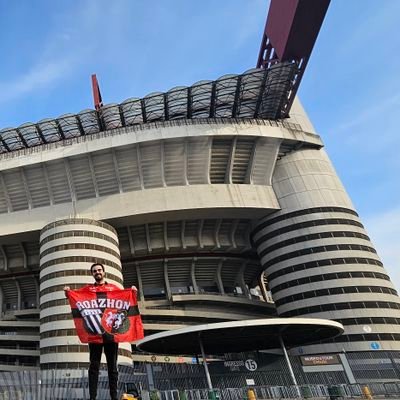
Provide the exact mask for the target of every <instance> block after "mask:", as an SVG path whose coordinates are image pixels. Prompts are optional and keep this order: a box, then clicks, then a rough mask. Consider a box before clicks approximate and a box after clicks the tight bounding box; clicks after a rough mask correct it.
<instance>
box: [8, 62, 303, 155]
mask: <svg viewBox="0 0 400 400" xmlns="http://www.w3.org/2000/svg"><path fill="white" fill-rule="evenodd" d="M295 71H296V66H295V64H294V63H291V62H282V63H276V64H274V65H272V66H270V67H269V68H267V69H256V68H254V69H250V70H248V71H246V72H245V73H243V74H241V75H224V76H222V77H220V78H219V79H217V80H215V81H208V80H207V81H199V82H197V83H195V84H193V85H192V86H189V87H186V86H179V87H175V88H172V89H170V90H169V91H168V92H165V93H160V92H156V93H151V94H149V95H147V96H145V97H143V98H141V99H140V98H130V99H127V100H125V101H124V102H122V103H120V104H108V105H105V106H103V107H101V108H100V109H99V110H83V111H81V112H79V113H78V114H65V115H62V116H60V117H58V118H55V119H43V120H41V121H39V122H37V123H26V124H23V125H21V126H19V127H18V128H5V129H2V130H0V154H1V153H8V152H12V151H18V150H22V149H26V148H30V147H34V146H41V145H44V144H47V143H53V142H58V141H62V140H65V139H71V138H75V137H79V136H85V135H91V134H96V133H99V132H102V131H105V130H110V129H116V128H122V127H127V126H132V125H138V124H145V123H148V122H157V121H170V120H179V119H201V118H243V119H253V118H258V119H271V120H277V119H280V118H283V117H284V116H285V111H284V110H285V105H286V104H287V102H288V101H289V97H290V93H291V87H292V86H291V83H292V79H293V76H294V74H295Z"/></svg>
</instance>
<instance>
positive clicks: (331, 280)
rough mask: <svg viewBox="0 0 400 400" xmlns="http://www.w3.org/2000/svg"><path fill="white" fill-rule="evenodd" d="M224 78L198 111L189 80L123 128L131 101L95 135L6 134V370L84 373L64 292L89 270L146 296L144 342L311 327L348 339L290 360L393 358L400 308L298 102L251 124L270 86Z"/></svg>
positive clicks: (0, 352) (0, 181)
mask: <svg viewBox="0 0 400 400" xmlns="http://www.w3.org/2000/svg"><path fill="white" fill-rule="evenodd" d="M263 74H265V72H263ZM224 79H225V81H224V82H228V81H229V79H230V80H234V82H233V84H232V85H231V86H232V88H229V87H228V88H227V86H225V87H224V88H223V90H222V89H221V92H220V93H219V94H218V90H217V89H218V81H217V84H215V83H210V85H211V86H210V87H211V88H215V87H216V88H217V89H215V90H216V91H217V95H216V97H213V95H212V93H213V90H214V89H211V91H210V93H211V95H210V96H209V97H207V98H205V100H204V99H203V102H204V104H203V105H202V107H203V108H202V109H206V110H209V109H213V107H215V109H214V111H213V112H211V113H209V112H208V111H207V112H205V113H204V114H203V115H200V111H198V112H199V114H198V115H197V116H196V115H194V112H195V104H197V103H196V102H195V101H194V97H193V96H195V94H194V93H195V90H196V88H197V86H196V85H194V86H192V87H191V88H189V89H188V88H186V89H185V93H186V97H185V98H183V99H182V98H180V97H179V96H177V97H175V98H174V99H173V102H174V107H175V108H173V107H172V105H171V104H172V100H171V99H172V98H170V97H168V96H166V95H165V94H164V96H158V97H157V98H158V99H159V103H157V104H161V106H159V107H164V108H163V110H164V111H163V113H164V114H163V117H162V118H161V117H159V116H156V117H154V118H153V119H151V118H147V119H146V118H144V117H143V118H142V120H141V121H140V122H139V123H132V124H131V125H130V124H129V123H128V122H127V116H128V114H126V111H124V109H123V107H122V105H123V104H124V103H122V105H120V106H119V108H118V107H116V106H115V105H111V106H106V107H104V109H103V110H102V111H100V115H101V118H102V121H103V122H102V124H100V123H99V127H98V128H97V129H95V130H94V131H93V132H88V133H87V134H85V135H82V134H81V135H76V136H73V135H71V137H68V136H67V137H65V135H64V136H63V137H62V138H61V139H62V140H57V141H56V140H54V141H53V142H50V141H48V142H46V143H34V144H33V146H35V147H29V146H24V147H20V148H14V149H12V148H10V147H11V146H10V145H7V141H6V139H5V138H6V136H5V135H4V132H3V131H1V132H3V148H5V147H7V150H8V151H4V152H3V153H2V154H0V160H1V162H0V218H1V224H0V289H1V297H0V300H1V309H2V319H1V320H0V330H1V336H0V369H3V370H17V369H20V368H21V366H24V368H26V369H29V368H38V367H39V366H41V368H75V367H80V366H82V367H84V366H86V365H87V361H88V360H87V353H86V349H85V348H83V347H82V346H80V345H79V343H78V341H77V338H76V337H75V336H74V332H73V325H72V321H71V320H70V319H69V320H68V319H67V315H68V306H67V304H66V300H65V298H64V294H63V291H62V287H63V286H64V285H69V286H73V285H76V286H79V284H84V283H86V282H88V281H90V279H91V278H90V277H89V276H88V275H87V273H86V274H85V272H84V271H87V270H88V268H89V266H90V264H91V262H92V261H93V260H94V259H101V260H103V261H104V263H105V265H106V268H107V273H108V274H109V279H110V280H111V281H113V282H115V283H117V284H121V285H123V286H126V287H129V286H131V285H136V286H137V287H138V290H139V299H140V301H139V305H140V310H141V314H142V317H143V321H144V326H145V330H146V333H147V334H148V333H154V332H159V331H162V330H169V329H174V328H178V327H183V326H187V325H191V324H201V323H207V322H222V321H231V320H243V319H249V318H263V317H268V316H283V317H296V316H307V317H321V318H327V319H333V320H336V321H339V322H341V323H342V324H343V325H344V326H345V333H344V335H343V336H341V337H338V338H336V339H334V340H332V341H330V342H324V343H317V344H313V345H309V346H305V347H303V348H301V349H293V350H292V354H293V355H300V354H325V353H341V352H343V351H345V352H347V353H352V352H365V354H367V353H371V352H373V349H374V346H375V348H376V350H380V351H394V352H397V351H400V328H399V324H398V322H399V321H400V299H399V297H398V295H397V292H396V290H395V288H394V286H393V284H392V283H391V281H390V278H389V276H388V273H387V272H386V271H385V269H384V267H383V265H382V262H381V261H380V259H379V257H378V255H377V254H376V250H375V249H374V247H373V245H372V243H371V241H370V239H369V237H368V236H367V233H366V232H365V229H364V227H363V225H362V223H361V221H360V219H359V217H358V215H357V213H356V211H355V209H354V206H353V205H352V203H351V201H350V199H349V197H348V195H347V193H346V190H345V189H344V187H343V185H342V184H341V182H340V180H339V178H338V176H337V174H336V172H335V170H334V168H333V166H332V164H331V162H330V160H329V158H328V156H327V155H326V153H325V151H324V148H323V143H322V140H321V138H320V137H319V136H318V135H317V134H316V132H315V131H314V129H313V127H312V124H311V123H310V121H309V120H308V117H307V115H306V113H305V112H304V110H303V109H302V107H301V105H300V103H299V102H298V100H296V101H295V103H294V105H293V108H292V111H291V117H290V118H288V119H285V120H279V119H278V120H277V119H274V118H271V117H269V115H268V112H265V113H264V114H262V113H260V114H258V115H256V114H254V113H253V112H252V113H251V115H253V114H254V117H253V118H250V117H249V115H250V114H245V111H242V112H243V113H244V114H242V115H241V114H240V112H236V111H237V109H240V110H245V109H246V108H245V106H246V107H248V108H251V104H253V103H254V104H255V107H259V106H260V104H259V103H262V102H263V101H264V100H263V99H264V97H266V98H267V99H269V98H270V97H271V96H272V94H271V91H270V92H268V93H266V92H265V91H266V88H267V83H268V78H267V76H266V75H263V76H262V79H260V82H261V83H260V85H261V86H260V87H261V89H260V88H258V90H257V91H256V93H255V94H254V95H252V96H253V97H251V96H250V95H249V93H251V91H247V92H246V91H245V90H243V91H239V90H237V88H238V87H240V85H243V81H244V79H245V78H244V75H243V76H242V77H241V78H233V76H229V77H228V78H226V77H225V78H224ZM235 79H236V80H235ZM279 87H280V86H279ZM279 87H278V89H279ZM276 90H277V89H276V87H275V92H276ZM275 92H274V93H275ZM174 94H175V92H174ZM191 96H192V97H191ZM218 96H220V97H218ZM224 96H225V97H224ZM268 96H269V97H268ZM250 97H251V98H250ZM169 100H171V101H170V102H169V103H168V101H169ZM222 100H224V101H222ZM152 101H154V98H153V97H152ZM268 101H269V100H268ZM268 101H267V103H266V104H267V106H265V107H266V108H264V110H267V109H269V108H268V107H272V106H271V104H272V103H268ZM252 102H253V103H252ZM138 104H139V108H140V104H141V105H142V109H141V111H140V112H142V114H141V115H142V116H144V115H146V116H147V117H148V116H149V112H147V113H145V111H144V110H145V109H146V108H145V107H147V111H149V110H150V108H151V107H152V103H150V101H149V102H148V103H147V104H146V102H143V100H142V101H141V102H139V103H138ZM143 104H144V106H143ZM178 106H180V107H183V108H184V109H185V111H184V112H183V114H180V115H178V114H176V115H177V116H176V118H172V117H171V113H172V111H173V110H175V109H176V107H178ZM189 106H190V107H189ZM240 106H241V107H240ZM143 107H144V108H143ZM192 107H193V109H194V111H193V109H192ZM121 109H122V112H121V114H118V110H119V111H121ZM189 109H190V110H189ZM167 110H168V113H167ZM199 110H200V109H199ZM232 110H236V111H235V112H233V111H232ZM92 113H95V112H94V111H93V112H92ZM124 113H125V114H124ZM167 114H168V115H167ZM119 115H120V117H119ZM129 115H130V114H129ZM68 118H72V117H71V116H70V115H67V116H65V117H64V120H63V121H66V120H68ZM118 118H119V119H118ZM77 120H79V121H80V123H81V125H84V124H83V123H82V119H79V118H78V119H77ZM46 124H49V122H48V121H47V120H44V121H41V122H39V123H38V124H37V125H35V127H36V128H35V129H36V130H37V132H39V133H42V132H43V131H44V127H46V126H47V125H46ZM60 126H61V128H60ZM68 126H70V127H71V126H73V125H72V124H70V125H68ZM57 127H58V129H63V130H64V132H65V131H66V129H67V125H65V126H64V125H62V124H61V123H60V121H57ZM81 128H82V127H81ZM29 129H33V128H32V127H30V128H29ZM49 129H50V128H49ZM85 129H86V127H85V126H83V130H85ZM21 131H22V135H25V141H26V138H27V137H29V135H28V134H27V133H26V132H25V133H24V132H23V126H22V127H20V128H19V131H18V132H19V133H21ZM71 131H72V128H71ZM1 132H0V133H1ZM30 132H31V131H30ZM35 132H36V131H35ZM38 135H39V134H38ZM38 140H39V139H38ZM13 143H14V142H13ZM28 144H29V143H28ZM0 150H1V149H0ZM71 231H76V232H78V233H77V234H76V235H68V233H67V232H71ZM57 235H58V236H57ZM119 254H120V256H121V263H120V261H119ZM85 256H87V259H84V257H85ZM74 257H76V258H74ZM57 260H59V261H57ZM60 260H61V261H60ZM65 271H79V272H74V273H71V274H67V273H65ZM39 310H40V311H39ZM10 343H12V345H11V347H12V351H11V352H10V349H9V346H10V345H9V344H10ZM375 354H376V353H375ZM39 356H40V363H39ZM120 357H121V362H129V359H130V348H123V349H122V351H121V354H120Z"/></svg>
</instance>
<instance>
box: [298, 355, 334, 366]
mask: <svg viewBox="0 0 400 400" xmlns="http://www.w3.org/2000/svg"><path fill="white" fill-rule="evenodd" d="M300 358H301V363H302V365H307V366H309V365H335V364H340V360H339V357H338V356H337V354H327V355H319V356H301V357H300Z"/></svg>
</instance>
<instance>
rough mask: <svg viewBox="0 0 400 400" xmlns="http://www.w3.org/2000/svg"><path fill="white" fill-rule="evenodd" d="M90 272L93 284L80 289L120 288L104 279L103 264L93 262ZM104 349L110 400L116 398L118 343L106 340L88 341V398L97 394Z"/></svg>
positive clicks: (101, 289)
mask: <svg viewBox="0 0 400 400" xmlns="http://www.w3.org/2000/svg"><path fill="white" fill-rule="evenodd" d="M90 272H91V274H92V276H93V278H94V280H95V282H94V283H93V284H90V285H86V286H84V287H83V288H81V290H88V291H90V292H109V291H114V290H120V288H119V287H118V286H116V285H114V284H112V283H108V282H107V281H106V280H105V270H104V266H103V264H100V263H95V264H93V265H92V266H91V267H90ZM69 290H70V287H69V286H65V287H64V291H65V295H66V297H67V298H68V292H69ZM132 290H134V291H137V289H136V287H135V286H132ZM103 349H104V354H105V356H106V360H107V369H108V380H109V386H110V395H111V399H112V400H118V398H117V396H118V394H117V393H118V368H117V358H118V343H116V342H114V341H111V340H107V339H106V338H105V339H104V340H103V343H89V355H90V365H89V396H90V400H95V399H96V396H97V383H98V380H99V369H100V360H101V354H102V352H103Z"/></svg>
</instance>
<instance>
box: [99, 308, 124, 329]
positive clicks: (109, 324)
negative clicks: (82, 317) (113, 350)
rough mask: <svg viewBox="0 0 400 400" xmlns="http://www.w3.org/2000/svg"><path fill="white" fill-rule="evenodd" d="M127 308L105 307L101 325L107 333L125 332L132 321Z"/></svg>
mask: <svg viewBox="0 0 400 400" xmlns="http://www.w3.org/2000/svg"><path fill="white" fill-rule="evenodd" d="M127 315H128V313H127V311H126V310H116V309H105V310H104V313H103V317H102V319H101V326H102V327H103V328H104V330H105V331H106V332H107V333H112V334H114V333H125V332H127V331H128V330H129V327H130V323H129V319H128V318H127Z"/></svg>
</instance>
